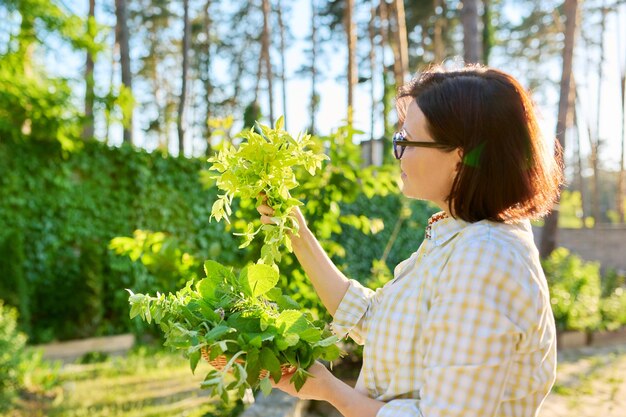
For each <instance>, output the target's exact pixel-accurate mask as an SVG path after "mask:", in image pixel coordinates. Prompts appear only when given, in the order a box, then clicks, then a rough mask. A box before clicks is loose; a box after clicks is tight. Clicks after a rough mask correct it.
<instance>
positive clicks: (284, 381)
mask: <svg viewBox="0 0 626 417" xmlns="http://www.w3.org/2000/svg"><path fill="white" fill-rule="evenodd" d="M308 372H309V373H310V374H311V375H312V376H310V377H309V378H307V380H306V382H305V383H304V385H303V386H302V388H301V389H300V391H296V387H295V386H294V385H293V384H292V383H291V382H289V380H290V379H291V375H286V376H283V377H282V378H281V380H280V381H278V383H274V382H272V387H274V388H278V389H279V390H281V391H284V392H286V393H287V394H289V395H292V396H294V397H297V398H300V399H302V400H320V401H327V400H328V397H329V393H330V392H332V387H333V386H334V385H335V384H334V382H335V381H338V379H337V378H336V377H335V376H334V375H333V374H331V373H330V371H329V370H328V369H326V367H325V366H324V365H322V364H321V363H319V362H315V363H314V364H313V365H312V366H311V367H310V368H309V369H308Z"/></svg>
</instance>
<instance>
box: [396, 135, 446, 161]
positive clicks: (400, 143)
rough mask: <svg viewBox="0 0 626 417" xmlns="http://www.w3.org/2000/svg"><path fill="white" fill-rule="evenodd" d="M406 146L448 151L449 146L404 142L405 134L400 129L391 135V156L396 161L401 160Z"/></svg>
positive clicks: (435, 143)
mask: <svg viewBox="0 0 626 417" xmlns="http://www.w3.org/2000/svg"><path fill="white" fill-rule="evenodd" d="M407 146H419V147H422V148H435V149H450V146H448V145H444V144H442V143H437V142H415V141H412V140H406V132H405V130H404V129H402V130H401V131H399V132H396V133H395V134H394V135H393V155H394V156H395V157H396V159H400V158H402V155H404V150H405V149H406V147H407Z"/></svg>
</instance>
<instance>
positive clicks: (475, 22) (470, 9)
mask: <svg viewBox="0 0 626 417" xmlns="http://www.w3.org/2000/svg"><path fill="white" fill-rule="evenodd" d="M461 3H462V4H463V8H462V9H461V20H462V21H463V58H464V59H465V62H466V63H468V64H469V63H479V62H481V61H482V51H481V49H482V48H481V45H482V42H481V36H480V31H479V29H478V28H479V22H480V17H479V15H478V6H479V3H480V0H462V1H461Z"/></svg>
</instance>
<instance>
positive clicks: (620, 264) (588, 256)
mask: <svg viewBox="0 0 626 417" xmlns="http://www.w3.org/2000/svg"><path fill="white" fill-rule="evenodd" d="M533 233H534V235H535V243H536V244H537V247H539V243H540V242H541V228H540V227H533ZM556 241H557V246H562V247H564V248H567V249H569V250H570V251H571V252H573V253H575V254H577V255H579V256H580V257H581V258H582V259H584V260H586V261H598V262H600V264H601V265H602V269H603V270H604V269H606V268H612V269H616V270H618V271H621V272H622V273H626V226H603V225H598V226H597V227H595V228H593V229H559V230H558V231H557V236H556Z"/></svg>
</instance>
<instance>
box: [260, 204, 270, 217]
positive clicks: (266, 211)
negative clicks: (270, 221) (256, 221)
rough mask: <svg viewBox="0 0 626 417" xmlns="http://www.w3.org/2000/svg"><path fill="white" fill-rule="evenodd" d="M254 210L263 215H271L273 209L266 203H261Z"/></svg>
mask: <svg viewBox="0 0 626 417" xmlns="http://www.w3.org/2000/svg"><path fill="white" fill-rule="evenodd" d="M256 210H257V211H258V212H259V214H262V215H264V216H273V215H274V209H273V208H271V207H270V206H268V205H265V204H262V205H260V206H258V207H257V208H256Z"/></svg>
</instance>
